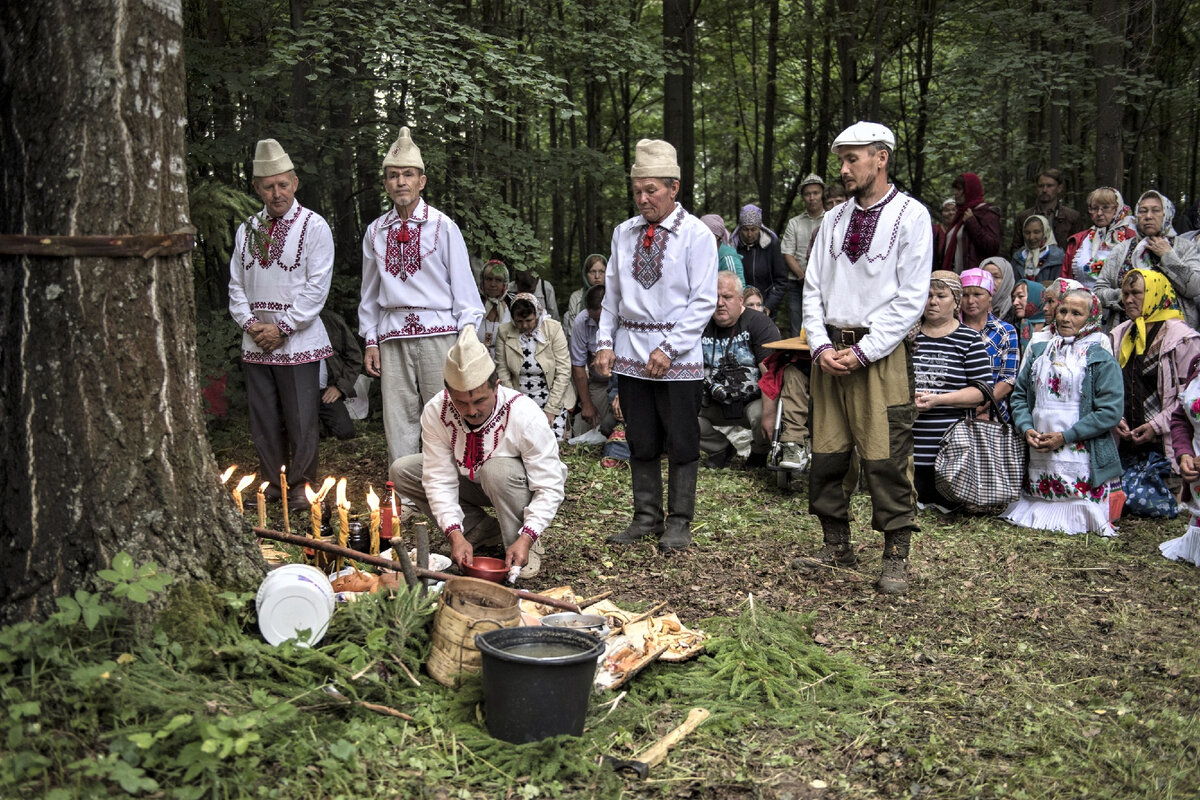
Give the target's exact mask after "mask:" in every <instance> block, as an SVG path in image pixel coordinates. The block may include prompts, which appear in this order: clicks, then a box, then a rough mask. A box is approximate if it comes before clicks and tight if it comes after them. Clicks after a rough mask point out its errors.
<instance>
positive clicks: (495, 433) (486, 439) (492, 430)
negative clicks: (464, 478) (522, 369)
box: [438, 392, 521, 475]
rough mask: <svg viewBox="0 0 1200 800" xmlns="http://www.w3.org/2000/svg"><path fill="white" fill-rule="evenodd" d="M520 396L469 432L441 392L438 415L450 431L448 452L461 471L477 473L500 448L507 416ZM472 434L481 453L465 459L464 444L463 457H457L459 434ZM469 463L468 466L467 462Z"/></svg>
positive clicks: (447, 395)
mask: <svg viewBox="0 0 1200 800" xmlns="http://www.w3.org/2000/svg"><path fill="white" fill-rule="evenodd" d="M518 397H521V395H519V394H518V395H515V396H513V397H512V398H510V399H509V400H508V402H506V403H505V404H504V405H502V406H501V407H499V408H497V409H496V412H495V413H494V414H492V417H491V419H489V420H488V421H487V422H485V423H483V425H481V426H480V427H478V428H475V429H474V430H471V429H470V428H469V427H468V426H467V423H466V422H465V421H464V420H463V418H462V417H461V416H459V414H458V409H457V408H455V407H454V403H453V402H451V400H450V395H449V394H447V393H446V392H442V410H441V413H440V414H439V415H438V418H439V419H440V420H441V422H442V424H443V425H445V426H446V428H448V429H449V431H450V452H452V453H454V454H455V457H454V461H455V463H456V464H458V466H459V467H461V468H462V469H469V470H470V472H471V474H472V475H474V473H476V472H478V471H479V468H480V467H482V466H483V465H484V464H485V463H486V462H487V460H488V459H490V458H491V457H492V453H494V452H495V451H496V448H497V447H499V446H500V439H501V438H502V437H503V436H504V431H505V430H507V429H508V415H509V413H510V411H511V410H512V404H513V403H514V402H515V401H516V399H517V398H518ZM460 433H461V434H464V435H465V434H467V433H472V434H476V436H473V437H472V438H478V441H479V442H480V443H481V451H479V450H477V451H476V452H475V453H473V454H472V456H473V457H472V458H470V459H468V458H467V452H466V450H467V448H466V446H465V443H464V447H463V457H462V458H459V457H458V455H457V454H458V440H459V434H460ZM468 460H469V461H471V463H470V464H469V465H468V464H467V461H468Z"/></svg>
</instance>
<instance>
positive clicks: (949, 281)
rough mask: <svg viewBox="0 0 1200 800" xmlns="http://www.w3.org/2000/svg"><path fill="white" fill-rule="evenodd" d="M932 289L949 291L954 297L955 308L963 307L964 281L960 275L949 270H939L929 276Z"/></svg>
mask: <svg viewBox="0 0 1200 800" xmlns="http://www.w3.org/2000/svg"><path fill="white" fill-rule="evenodd" d="M929 288H930V289H949V290H950V294H951V295H953V296H954V307H955V308H958V307H959V306H961V305H962V290H963V285H962V279H961V278H960V277H959V276H958V273H957V272H955V271H954V270H949V269H937V270H934V271H933V272H931V273H930V274H929Z"/></svg>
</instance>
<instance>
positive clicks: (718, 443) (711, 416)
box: [700, 272, 779, 469]
mask: <svg viewBox="0 0 1200 800" xmlns="http://www.w3.org/2000/svg"><path fill="white" fill-rule="evenodd" d="M742 288H743V287H742V281H741V279H739V278H738V276H737V275H736V274H735V273H732V272H720V273H718V274H717V308H716V310H715V311H713V316H712V321H711V322H709V323H708V325H707V326H706V327H705V328H704V333H703V334H702V335H701V337H700V346H701V348H702V349H703V351H704V401H703V404H702V405H701V408H700V449H701V450H703V451H704V452H706V453H708V454H709V455H708V460H707V461H706V462H705V466H707V467H710V468H713V469H720V468H722V467H725V466H726V465H727V464H728V463H729V459H730V458H731V457H732V456H733V455H734V454H735V453H736V452H737V450H736V448H735V447H734V446H733V444H732V443H731V442H730V441H729V438H728V437H726V436H725V434H723V433H721V432H720V431H718V430H717V429H716V427H715V426H717V425H721V426H740V427H744V428H749V429H750V433H751V434H752V436H753V441H752V443H751V445H750V458H749V459H748V460H747V461H746V466H747V467H764V466H766V464H767V451H768V450H769V449H770V443H769V442H768V441H767V439H766V436H764V435H763V430H762V394H761V392H760V391H759V388H758V378H759V374H760V366H759V365H761V364H762V362H763V360H764V359H765V358H766V357H767V355H768V353H767V352H766V351H765V350H764V349H763V345H765V344H767V343H768V342H774V341H778V340H779V328H777V327H776V326H775V323H774V322H772V321H771V320H770V318H769V317H767V315H766V314H763V313H762V312H761V311H755V310H753V309H750V308H746V307H745V306H744V305H743V304H742Z"/></svg>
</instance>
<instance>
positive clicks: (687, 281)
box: [596, 203, 717, 381]
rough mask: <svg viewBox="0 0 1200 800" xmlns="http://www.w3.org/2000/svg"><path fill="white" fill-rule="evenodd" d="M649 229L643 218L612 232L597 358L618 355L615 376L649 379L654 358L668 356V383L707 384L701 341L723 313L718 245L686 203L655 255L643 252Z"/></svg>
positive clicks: (663, 225) (672, 217)
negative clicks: (717, 314) (716, 313)
mask: <svg viewBox="0 0 1200 800" xmlns="http://www.w3.org/2000/svg"><path fill="white" fill-rule="evenodd" d="M647 227H648V226H647V223H646V220H645V219H644V218H642V217H641V216H637V217H633V218H632V219H628V220H626V221H625V222H622V223H621V224H620V225H618V226H617V227H616V228H614V229H613V237H612V249H611V250H610V252H611V253H612V257H611V258H610V259H609V262H608V271H607V272H606V273H605V278H604V285H605V293H604V305H603V307H602V310H601V312H600V327H599V330H598V331H597V334H596V351H597V352H601V351H603V350H612V351H613V352H614V354H615V356H616V358H615V361H614V365H613V372H616V373H618V374H620V375H628V376H630V377H634V378H644V379H645V378H646V363H647V361H648V360H649V358H650V354H651V353H653V352H654V350H655V349H661V350H662V351H663V352H664V353H666V354H667V357H669V358H670V359H671V366H670V367H669V368H668V369H667V373H666V375H664V376H663V377H662V378H661V380H667V381H698V380H701V379H702V378H703V377H704V358H703V355H702V353H701V352H700V334H701V333H702V332H703V331H704V326H705V325H707V324H708V321H709V319H710V318H711V317H712V313H713V311H714V310H715V309H716V307H717V240H716V237H714V236H713V235H712V231H710V230H709V229H708V226H707V225H705V224H704V223H703V222H701V221H700V220H699V219H697V218H696V217H694V216H692V215H691V214H689V213H688V212H687V211H685V210H684V208H683V206H681V205H680V204H679V203H676V204H675V210H674V211H672V212H670V213H669V214H667V216H666V217H664V218H663V219H662V221H661V222H660V223H659V224H658V227H657V230H658V231H660V233H659V234H658V237H656V239H655V243H654V245H653V246H652V247H645V246H644V244H645V243H644V237H645V235H646V233H647ZM663 232H665V234H664V233H663ZM639 276H640V280H639Z"/></svg>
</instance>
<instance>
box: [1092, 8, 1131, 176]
mask: <svg viewBox="0 0 1200 800" xmlns="http://www.w3.org/2000/svg"><path fill="white" fill-rule="evenodd" d="M1094 16H1095V17H1096V19H1098V20H1101V22H1102V23H1103V24H1104V26H1105V28H1107V29H1108V31H1109V32H1111V33H1113V34H1116V35H1118V36H1119V35H1121V34H1122V33H1124V31H1125V2H1124V0H1095V14H1094ZM1092 54H1093V59H1094V60H1095V63H1096V76H1097V77H1096V162H1095V182H1096V185H1097V186H1121V185H1122V180H1121V179H1122V173H1123V172H1124V158H1123V142H1122V135H1121V134H1122V124H1123V122H1124V120H1123V118H1122V114H1121V106H1120V105H1119V104H1118V103H1117V83H1118V75H1117V72H1118V68H1119V67H1120V66H1121V43H1120V42H1119V41H1105V42H1101V43H1099V44H1097V45H1095V46H1094V47H1093V48H1092ZM1131 185H1135V186H1136V185H1137V184H1131Z"/></svg>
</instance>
